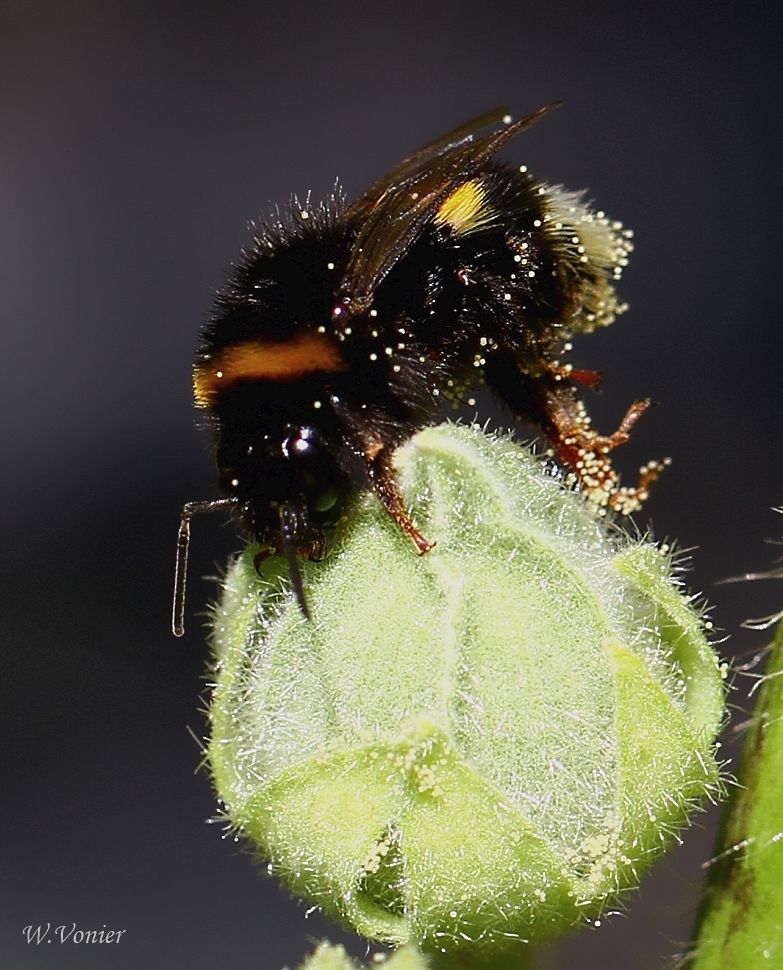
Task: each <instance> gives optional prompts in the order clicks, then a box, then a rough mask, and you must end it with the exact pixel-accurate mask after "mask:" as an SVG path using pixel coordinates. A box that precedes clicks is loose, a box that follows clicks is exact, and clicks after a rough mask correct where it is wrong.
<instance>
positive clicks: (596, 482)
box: [545, 375, 671, 515]
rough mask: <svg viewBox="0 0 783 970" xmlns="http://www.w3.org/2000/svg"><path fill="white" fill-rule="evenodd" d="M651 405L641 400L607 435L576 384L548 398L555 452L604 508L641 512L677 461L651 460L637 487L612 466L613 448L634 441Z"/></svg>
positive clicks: (590, 497) (590, 498)
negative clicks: (635, 431) (597, 427)
mask: <svg viewBox="0 0 783 970" xmlns="http://www.w3.org/2000/svg"><path fill="white" fill-rule="evenodd" d="M553 376H554V377H555V378H557V376H558V375H553ZM649 407H650V401H649V400H644V401H635V402H634V403H633V404H632V405H631V407H630V408H629V409H628V411H627V413H626V415H625V417H624V418H623V420H622V421H621V422H620V427H619V428H618V429H617V431H615V432H614V433H613V434H611V435H606V436H605V435H599V434H598V432H597V431H595V429H594V428H592V427H591V421H590V416H589V415H588V413H587V409H586V408H585V405H584V403H583V402H582V401H581V400H580V399H579V398H577V396H576V393H575V392H574V389H573V388H572V387H565V386H563V388H562V391H561V390H560V388H557V390H556V391H552V392H550V393H549V394H548V395H547V397H546V401H545V411H546V415H547V418H548V419H549V427H548V428H547V434H548V437H549V439H550V441H551V443H552V446H553V448H554V451H555V453H556V455H557V457H558V458H559V459H560V461H561V462H562V464H563V465H565V466H566V468H567V469H568V470H569V471H570V472H571V474H572V476H573V481H575V482H576V483H578V484H579V485H580V486H581V488H582V491H583V492H584V494H585V496H586V498H587V499H588V501H589V502H591V503H592V504H593V505H595V506H597V507H598V508H599V509H607V508H609V509H612V510H613V511H614V512H618V513H619V514H620V515H631V513H633V512H638V511H639V509H640V508H641V507H642V504H643V503H644V502H645V501H646V500H647V498H648V497H649V494H650V485H651V484H652V483H653V482H654V481H655V480H656V478H658V476H659V475H660V474H661V472H662V471H663V469H664V468H665V467H666V466H667V465H670V464H671V459H670V458H664V459H663V460H662V461H649V462H647V464H646V465H643V466H642V467H641V468H640V469H639V483H638V484H637V485H636V486H635V487H634V488H628V487H627V486H621V485H620V476H619V475H618V474H617V472H616V471H615V469H614V467H613V466H612V460H611V458H610V457H609V455H610V452H611V451H613V450H614V449H615V448H617V447H618V446H619V445H622V444H625V442H626V441H628V439H629V437H630V433H631V429H632V428H633V426H634V425H635V424H636V422H637V421H638V419H639V418H640V417H641V416H642V414H644V412H645V411H646V410H647V409H648V408H649Z"/></svg>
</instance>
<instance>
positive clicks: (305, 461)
mask: <svg viewBox="0 0 783 970" xmlns="http://www.w3.org/2000/svg"><path fill="white" fill-rule="evenodd" d="M282 449H283V454H284V455H285V456H286V457H287V458H288V459H289V460H290V461H291V463H292V465H293V467H294V468H295V469H296V473H297V477H298V479H299V484H300V486H301V488H302V491H303V492H304V493H305V495H306V496H307V499H308V502H309V503H310V506H311V508H314V509H315V510H316V511H318V512H325V511H326V510H327V509H330V508H331V507H332V506H333V505H334V503H335V502H336V501H337V498H338V473H337V470H336V468H335V463H334V459H333V457H332V455H331V452H330V451H329V448H328V446H327V444H326V441H325V440H324V438H323V435H321V433H320V432H319V431H317V430H316V429H315V428H310V427H307V426H305V427H302V428H297V429H296V430H295V431H294V432H293V433H292V434H290V435H289V436H288V437H287V438H286V439H285V440H284V441H283V444H282Z"/></svg>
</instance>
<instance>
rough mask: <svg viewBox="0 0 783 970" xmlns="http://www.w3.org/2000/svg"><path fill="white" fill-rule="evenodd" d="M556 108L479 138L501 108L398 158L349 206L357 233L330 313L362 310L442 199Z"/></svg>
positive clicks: (502, 113)
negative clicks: (482, 130)
mask: <svg viewBox="0 0 783 970" xmlns="http://www.w3.org/2000/svg"><path fill="white" fill-rule="evenodd" d="M557 104H559V102H556V103H555V104H551V105H548V106H547V107H546V108H542V109H541V110H540V111H535V112H534V113H533V114H531V115H528V116H527V117H526V118H522V119H520V120H519V121H516V122H514V123H513V124H509V125H506V127H504V128H501V129H500V130H498V131H494V132H491V133H490V134H489V135H484V136H483V137H481V138H477V137H476V132H477V131H479V130H480V129H482V128H486V127H487V126H488V125H492V124H498V123H499V122H502V120H503V118H504V117H505V115H506V109H505V108H498V109H497V110H495V111H491V112H489V113H488V114H485V115H482V116H481V117H479V118H474V119H473V121H469V122H468V123H467V124H465V125H462V126H461V127H460V128H456V129H455V130H454V131H452V132H449V134H447V135H444V136H443V137H442V138H439V139H438V140H437V141H434V142H432V143H431V144H429V145H426V146H425V147H424V148H420V149H419V150H418V151H416V152H414V153H413V154H412V155H409V156H408V157H407V158H405V159H403V160H402V161H401V162H400V163H399V164H398V165H395V167H394V168H393V169H392V170H391V171H390V172H389V173H388V174H387V175H385V176H384V177H383V178H382V179H380V181H378V182H376V183H375V185H373V187H372V188H371V189H369V191H368V192H366V193H365V194H364V195H363V196H362V197H361V198H360V199H358V200H357V201H356V202H354V203H353V205H351V207H350V208H349V210H348V216H349V217H354V218H357V219H359V221H360V225H359V232H358V235H357V238H356V242H355V244H354V246H353V250H352V252H351V257H350V259H349V261H348V266H347V267H346V270H345V273H344V274H343V278H342V280H341V283H340V289H339V292H338V300H337V306H336V309H337V310H339V312H341V313H343V312H347V313H349V314H352V313H359V312H362V311H363V310H366V309H367V308H368V307H369V306H370V304H371V303H372V300H373V296H374V294H375V290H376V288H377V287H378V284H379V283H380V282H381V281H382V280H383V278H384V277H385V276H386V274H387V273H388V272H389V270H390V269H391V267H392V266H393V265H394V264H395V263H396V262H397V261H398V260H399V259H400V258H401V257H402V256H403V255H404V254H405V253H406V252H407V251H408V249H409V248H410V246H411V245H412V243H413V242H414V241H415V240H416V238H417V237H418V235H419V234H420V232H421V230H422V229H423V227H424V226H425V224H426V223H427V221H428V220H429V219H430V218H431V216H432V215H433V214H434V213H435V212H436V211H437V208H438V206H439V205H440V204H441V203H442V202H443V200H444V199H445V198H446V197H447V196H448V195H450V194H451V192H452V191H453V190H454V189H455V188H456V187H457V186H458V185H459V184H460V183H462V182H466V181H468V180H469V179H470V178H471V177H472V176H473V175H474V174H475V172H476V171H477V169H478V168H480V166H481V165H483V164H484V163H485V162H487V161H488V160H489V159H490V158H492V156H493V155H494V154H495V153H496V152H497V151H498V149H499V148H500V147H501V145H503V144H504V143H505V142H507V141H508V140H509V138H513V136H514V135H516V134H518V133H519V132H520V131H524V129H525V128H529V127H530V126H531V125H532V124H534V123H535V122H536V121H538V119H539V118H540V117H541V116H542V115H543V114H545V113H546V112H547V111H549V110H550V109H551V108H554V107H556V106H557Z"/></svg>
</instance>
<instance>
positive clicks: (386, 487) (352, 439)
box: [331, 395, 435, 556]
mask: <svg viewBox="0 0 783 970" xmlns="http://www.w3.org/2000/svg"><path fill="white" fill-rule="evenodd" d="M331 403H332V407H333V408H334V411H335V414H336V415H337V416H338V417H339V418H340V421H341V423H342V426H343V431H344V433H345V435H346V438H347V440H348V441H349V443H350V446H351V449H352V450H353V452H354V454H355V455H358V456H359V457H361V459H362V461H363V462H364V468H365V471H366V472H367V477H368V478H369V480H370V484H371V485H372V487H373V489H374V490H375V494H376V495H377V496H378V498H379V499H380V500H381V502H382V503H383V507H384V508H385V509H386V511H387V512H388V513H389V515H390V516H391V517H392V518H393V519H394V521H395V522H396V523H397V525H398V526H399V527H400V529H402V531H403V532H404V533H405V534H406V535H407V536H410V538H411V539H412V540H413V544H414V545H415V546H416V548H417V549H418V551H419V555H421V556H423V555H424V554H425V553H427V552H429V551H430V549H432V548H433V546H434V545H435V543H434V542H428V541H427V540H426V539H425V538H424V536H423V535H422V534H421V533H420V532H419V530H418V529H417V528H416V526H415V525H414V524H413V522H412V520H411V517H410V516H409V515H408V511H407V509H406V508H405V502H404V501H403V498H402V495H401V494H400V490H399V488H398V487H397V482H396V480H395V478H394V469H393V468H392V455H393V454H394V449H395V446H396V445H397V444H399V442H400V441H404V440H405V438H406V436H407V434H409V433H411V431H412V428H411V427H409V426H408V427H406V425H405V424H404V423H403V422H401V421H395V420H394V419H392V418H391V417H390V416H389V414H388V413H386V412H384V411H382V410H380V409H373V410H370V409H359V408H357V407H356V406H355V405H351V404H349V403H348V402H347V401H345V400H343V399H340V398H338V397H336V396H334V395H332V398H331Z"/></svg>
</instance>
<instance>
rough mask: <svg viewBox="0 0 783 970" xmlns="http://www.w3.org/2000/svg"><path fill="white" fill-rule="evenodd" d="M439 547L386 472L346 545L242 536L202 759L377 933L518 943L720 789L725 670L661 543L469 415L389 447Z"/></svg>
mask: <svg viewBox="0 0 783 970" xmlns="http://www.w3.org/2000/svg"><path fill="white" fill-rule="evenodd" d="M396 467H397V472H398V478H399V482H400V485H401V488H402V491H403V493H404V496H405V501H406V505H407V508H408V509H409V510H410V511H411V514H412V516H413V519H414V521H415V522H416V525H417V528H419V529H420V531H421V533H422V534H423V535H424V536H425V537H426V538H427V539H428V540H431V541H432V540H434V541H436V542H437V545H436V546H435V548H434V549H433V550H432V551H431V552H430V553H428V554H427V555H425V556H418V555H416V553H415V551H414V549H413V548H412V546H411V544H410V541H409V540H408V539H407V538H405V536H403V535H402V533H401V532H400V531H399V529H398V528H397V527H396V526H395V524H394V523H393V522H392V521H391V519H390V518H389V516H388V515H387V514H386V512H384V511H383V509H382V508H381V506H380V504H379V503H378V501H377V500H376V499H375V498H374V497H373V496H372V495H370V494H367V495H365V496H363V497H362V498H360V499H359V500H358V501H357V502H356V504H355V507H354V508H353V511H352V512H350V513H349V514H348V515H347V516H346V517H345V518H344V520H343V523H342V524H341V526H340V529H339V530H338V534H337V536H336V540H335V548H334V551H333V552H332V553H331V554H330V555H329V556H328V557H327V558H326V559H325V560H324V561H323V562H320V563H315V562H305V563H302V574H303V577H304V584H305V589H306V594H307V601H308V605H309V609H310V612H311V615H312V621H311V622H308V621H307V620H305V619H304V617H303V616H302V613H301V610H300V609H299V606H298V605H297V602H296V600H295V598H294V596H293V595H292V593H291V590H290V588H289V586H288V583H287V581H286V578H285V575H284V573H283V572H282V570H283V568H284V567H283V566H282V565H281V564H280V561H279V560H276V559H269V560H267V561H266V563H265V564H264V568H265V570H266V572H265V579H263V580H262V579H261V578H259V577H258V575H257V573H256V571H255V569H254V566H253V557H254V553H255V551H256V550H255V549H254V548H252V547H251V548H249V549H248V550H247V551H246V552H245V553H243V554H242V555H241V556H239V557H238V558H237V560H236V561H235V563H234V564H233V566H232V567H231V569H230V570H229V573H228V575H227V577H226V581H225V585H224V589H223V594H222V599H221V602H220V604H219V605H218V607H217V608H216V610H215V616H214V632H213V646H214V654H215V667H214V675H215V685H214V693H213V699H212V704H211V710H210V719H211V725H212V733H211V740H210V743H209V761H210V765H211V769H212V774H213V777H214V781H215V785H216V788H217V791H218V794H219V797H220V799H221V800H222V802H223V804H224V806H225V812H226V815H227V817H228V818H229V819H230V821H231V823H232V825H233V826H234V828H235V830H236V831H238V832H239V833H241V834H242V835H243V836H245V837H246V838H247V839H249V840H250V842H251V843H252V844H254V845H255V846H256V847H257V848H258V849H259V851H260V852H261V853H262V854H263V856H264V857H265V858H266V859H267V860H268V861H269V863H270V870H271V871H273V872H274V873H276V874H277V875H279V876H280V877H281V878H282V879H283V880H284V882H285V883H286V884H287V885H288V886H289V887H290V888H291V889H292V890H293V891H294V892H296V893H298V894H300V895H302V896H304V897H306V898H308V899H310V900H313V901H314V902H315V903H317V904H318V905H320V906H321V907H322V908H323V910H324V911H325V912H327V913H329V914H331V915H333V916H336V917H338V918H339V919H341V920H343V921H344V922H346V923H348V924H349V925H351V926H352V927H353V928H354V929H355V930H356V931H357V932H359V933H361V934H363V935H364V936H367V937H369V938H371V939H375V940H379V941H385V942H390V943H394V944H398V943H404V942H410V943H415V944H418V945H419V946H421V947H422V948H423V949H424V950H425V951H426V950H429V951H434V952H438V951H443V952H452V951H457V950H466V949H467V950H470V949H483V948H486V947H496V948H501V949H502V948H503V947H508V946H511V945H512V944H513V942H514V941H523V942H528V941H534V940H540V939H543V938H546V937H550V936H552V935H555V934H557V933H558V932H561V931H563V930H565V929H567V928H569V927H571V926H574V925H577V924H580V923H583V922H585V921H589V920H594V919H595V918H596V917H597V916H600V914H601V913H602V912H603V911H604V909H605V908H606V907H607V905H608V904H609V903H610V902H612V901H613V900H615V899H616V897H617V895H618V893H620V892H621V891H622V890H624V889H626V888H628V887H630V886H633V885H635V884H636V882H637V880H638V878H639V874H640V872H641V871H642V869H644V867H645V866H646V865H647V864H648V863H649V862H650V860H651V859H652V858H653V857H654V856H655V855H656V854H657V853H658V852H659V851H660V850H661V849H662V847H663V846H664V844H665V843H666V842H667V841H668V840H669V839H670V838H671V837H672V836H673V835H674V833H676V831H677V830H678V829H680V828H682V827H683V826H684V825H685V824H686V822H687V820H688V817H689V815H690V813H691V812H692V811H693V810H694V809H695V808H696V807H697V806H698V805H699V803H700V801H701V800H702V799H703V798H704V797H705V796H709V795H710V794H711V793H716V792H717V791H718V790H719V787H720V782H719V772H718V768H717V766H716V761H715V748H714V739H715V735H716V733H717V731H718V728H719V726H720V723H721V719H722V716H723V686H722V681H721V676H720V670H719V667H718V663H717V661H716V657H715V655H714V652H713V650H712V648H711V646H710V644H709V643H708V642H707V640H706V638H705V636H704V633H703V631H702V623H701V619H700V617H699V615H698V613H697V612H696V611H695V610H694V608H693V606H692V603H691V600H690V599H689V598H687V597H686V596H685V595H684V593H683V591H682V590H681V588H680V586H679V584H678V582H677V581H676V578H675V576H674V572H675V571H674V569H673V566H672V562H671V559H670V556H669V554H668V552H664V551H663V550H661V549H658V548H656V547H655V546H653V545H652V544H650V543H647V542H644V541H642V540H637V539H630V538H629V537H627V536H625V535H623V534H621V533H620V532H619V531H617V530H616V529H615V528H614V527H613V526H612V524H611V523H607V522H606V520H605V519H603V518H601V517H599V516H597V515H596V514H595V512H594V510H593V508H592V506H590V505H589V503H587V502H586V501H585V500H584V499H583V498H582V497H581V496H579V495H578V494H576V493H574V492H573V491H569V490H568V489H566V488H564V487H563V485H562V484H561V483H560V482H559V481H558V479H557V478H556V477H555V476H554V475H553V474H551V473H550V472H548V471H547V469H546V468H545V467H544V465H543V464H542V462H541V461H540V459H538V458H537V457H535V456H534V455H532V454H531V453H530V452H529V451H527V450H526V449H524V448H521V447H520V446H518V445H517V444H515V443H514V442H513V441H512V440H511V439H510V438H508V437H502V436H492V437H491V436H487V435H485V434H484V433H483V432H482V431H481V430H480V429H479V428H477V427H466V426H459V425H448V424H446V425H442V426H440V427H437V428H428V429H426V430H424V431H422V432H420V433H419V434H418V435H416V436H415V437H414V438H413V439H412V440H411V441H409V442H408V443H407V444H406V445H405V446H404V447H402V448H401V449H400V450H399V452H398V453H397V459H396Z"/></svg>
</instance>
